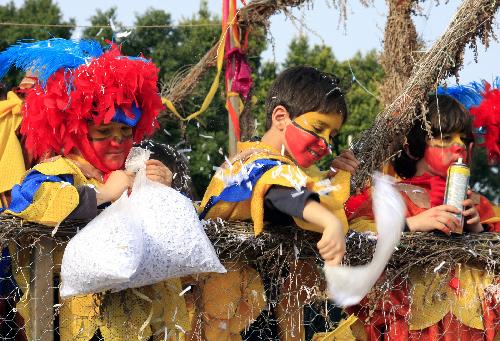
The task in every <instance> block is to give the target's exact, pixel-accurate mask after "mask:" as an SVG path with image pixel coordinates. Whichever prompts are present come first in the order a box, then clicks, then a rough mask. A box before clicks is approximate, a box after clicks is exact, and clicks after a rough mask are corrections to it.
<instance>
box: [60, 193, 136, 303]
mask: <svg viewBox="0 0 500 341" xmlns="http://www.w3.org/2000/svg"><path fill="white" fill-rule="evenodd" d="M129 201H130V200H129V198H128V197H127V193H126V192H125V193H123V194H122V196H121V197H120V198H119V199H118V200H117V201H115V202H114V203H113V204H111V205H110V206H109V207H107V208H106V209H105V210H104V211H102V212H101V214H99V215H98V216H97V217H96V218H94V219H93V220H92V221H91V222H90V223H88V224H87V226H85V228H83V229H82V230H80V232H78V233H77V235H76V236H75V237H73V238H72V239H71V240H70V241H69V243H68V245H67V246H66V249H65V250H64V255H63V259H62V265H61V279H62V285H61V291H60V295H61V297H63V298H64V297H69V296H76V295H83V294H89V293H95V292H101V291H106V290H109V289H112V288H115V287H116V285H117V284H120V283H123V282H126V281H128V280H129V279H130V277H132V275H133V274H135V273H136V271H137V268H138V266H139V264H140V262H141V260H142V254H143V236H142V231H141V230H140V229H138V228H137V224H136V223H135V219H134V216H133V215H124V214H121V212H126V210H127V209H128V207H129Z"/></svg>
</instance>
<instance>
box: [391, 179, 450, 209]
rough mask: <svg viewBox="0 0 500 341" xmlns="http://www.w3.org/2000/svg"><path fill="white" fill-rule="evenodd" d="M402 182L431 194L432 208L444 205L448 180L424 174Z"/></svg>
mask: <svg viewBox="0 0 500 341" xmlns="http://www.w3.org/2000/svg"><path fill="white" fill-rule="evenodd" d="M400 182H402V183H406V184H410V185H414V186H419V187H422V188H424V189H426V190H427V191H428V192H429V198H430V204H431V207H434V206H439V205H442V204H443V201H444V192H445V190H446V180H445V179H443V178H442V177H440V176H438V175H430V174H429V173H424V174H422V175H418V176H414V177H412V178H409V179H403V180H401V181H400Z"/></svg>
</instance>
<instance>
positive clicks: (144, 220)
mask: <svg viewBox="0 0 500 341" xmlns="http://www.w3.org/2000/svg"><path fill="white" fill-rule="evenodd" d="M148 158H149V151H147V150H144V149H141V148H133V149H132V151H131V154H130V156H129V158H128V160H127V162H126V169H127V170H128V171H136V170H137V169H138V172H137V175H136V177H135V181H134V185H133V188H132V194H131V195H130V198H129V199H130V203H131V205H132V210H133V212H134V218H135V220H136V221H137V223H138V224H139V226H140V228H141V229H142V231H143V238H144V253H143V257H142V260H141V264H140V265H139V267H138V271H137V272H136V273H135V274H134V275H133V276H132V277H131V278H130V280H129V281H128V282H127V283H124V284H123V285H120V286H118V287H117V288H116V291H117V290H121V289H124V288H134V287H140V286H144V285H148V284H153V283H156V282H159V281H162V280H164V279H167V278H173V277H181V276H186V275H192V274H196V273H202V272H226V270H225V269H224V267H223V266H222V264H221V263H220V261H219V259H218V258H217V254H216V253H215V250H214V248H213V246H212V244H211V242H210V240H209V239H208V237H207V235H206V234H205V230H204V229H203V226H202V224H201V222H200V220H199V218H198V214H197V213H196V210H195V209H194V207H193V203H192V202H191V200H189V199H188V198H186V197H185V196H184V195H182V194H181V193H179V192H178V191H176V190H174V189H173V188H170V187H168V186H165V185H163V184H160V183H158V182H154V181H151V180H149V179H148V178H147V177H146V169H145V162H146V160H147V159H148Z"/></svg>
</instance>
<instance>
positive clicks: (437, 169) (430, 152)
mask: <svg viewBox="0 0 500 341" xmlns="http://www.w3.org/2000/svg"><path fill="white" fill-rule="evenodd" d="M459 158H462V159H463V161H464V162H466V161H467V149H466V147H465V144H464V143H463V142H462V140H461V139H460V136H459V134H452V137H451V138H450V140H449V142H447V141H442V140H441V139H434V140H431V141H429V142H428V144H427V147H426V148H425V153H424V161H425V163H426V164H427V166H428V168H429V171H430V172H431V173H433V174H434V175H439V176H441V177H443V178H445V177H446V174H447V171H448V167H450V165H451V164H452V163H453V162H456V161H458V159H459Z"/></svg>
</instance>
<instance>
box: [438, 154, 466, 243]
mask: <svg viewBox="0 0 500 341" xmlns="http://www.w3.org/2000/svg"><path fill="white" fill-rule="evenodd" d="M469 178H470V169H469V167H468V166H467V165H466V164H465V163H463V162H462V158H459V159H458V161H457V162H454V163H452V164H451V166H450V167H449V168H448V176H447V178H446V192H445V194H444V204H445V205H451V206H455V207H456V208H458V209H459V210H460V213H457V214H454V216H455V217H457V219H458V220H459V221H460V227H461V228H460V230H459V231H452V232H455V233H462V231H463V226H464V217H463V215H462V211H463V209H464V208H463V206H462V202H463V201H464V200H465V198H466V197H467V188H468V186H469Z"/></svg>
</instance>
